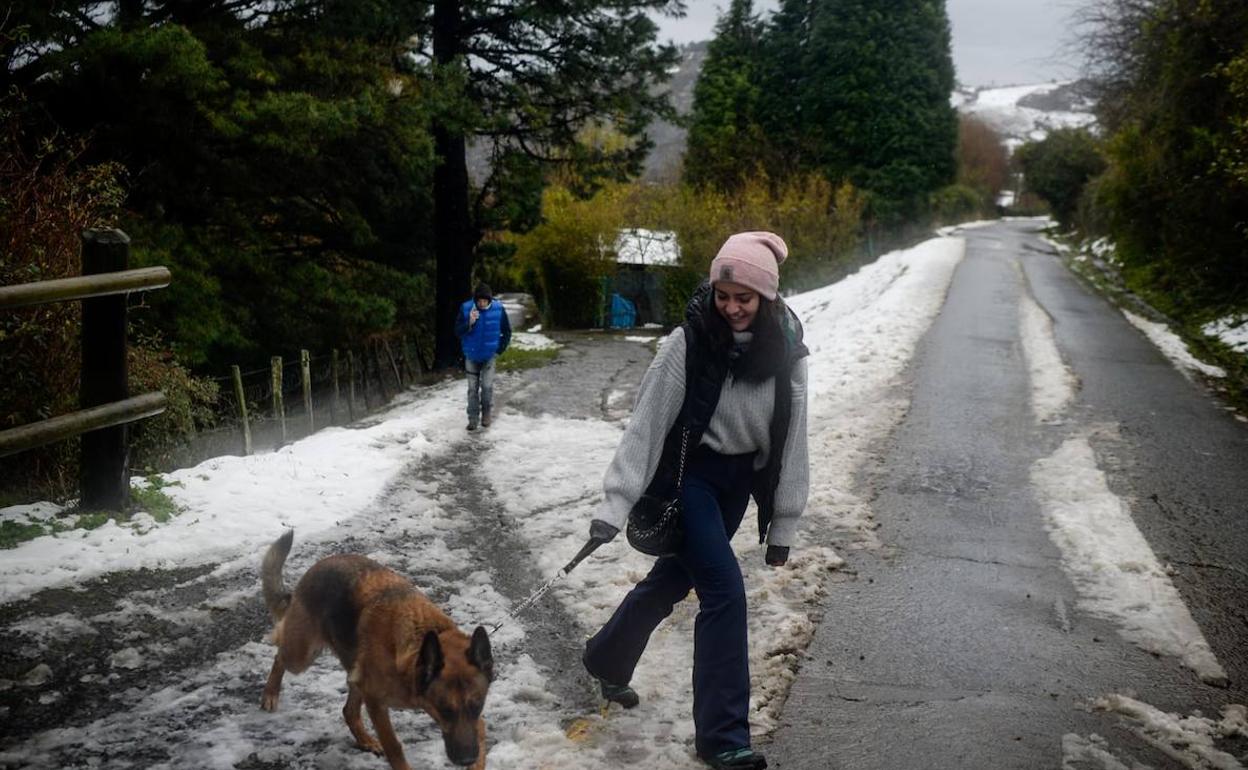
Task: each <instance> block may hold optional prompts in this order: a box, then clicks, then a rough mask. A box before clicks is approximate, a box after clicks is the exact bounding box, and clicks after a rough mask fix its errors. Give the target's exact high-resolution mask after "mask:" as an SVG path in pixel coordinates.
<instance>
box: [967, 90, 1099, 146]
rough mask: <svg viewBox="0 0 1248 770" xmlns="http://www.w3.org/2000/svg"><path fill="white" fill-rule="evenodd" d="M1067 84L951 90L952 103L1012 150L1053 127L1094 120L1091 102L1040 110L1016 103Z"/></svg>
mask: <svg viewBox="0 0 1248 770" xmlns="http://www.w3.org/2000/svg"><path fill="white" fill-rule="evenodd" d="M1066 85H1069V83H1040V84H1036V85H1023V86H1007V87H1004V88H985V89H980V90H976V91H955V92H954V94H953V98H952V102H953V106H954V107H955V108H957V110H958V111H959V112H961V113H963V114H966V115H974V116H975V117H977V118H979V119H980V120H983V121H984V122H985V123H987V124H988V125H989V126H991V127H992V128H993V129H994V130H995V131H996V132H997V133H999V134H1001V135H1002V136H1004V137H1005V144H1006V146H1007V147H1009V148H1010V150H1011V151H1013V150H1014V149H1015V148H1017V147H1018V146H1019V145H1020V144H1022V143H1024V142H1027V141H1038V140H1040V139H1043V138H1044V137H1045V136H1047V135H1048V132H1049V131H1052V130H1053V129H1057V128H1084V127H1087V126H1091V125H1093V124H1094V123H1095V122H1096V117H1095V116H1094V115H1093V114H1092V112H1091V104H1090V103H1088V104H1077V105H1072V106H1074V107H1077V109H1070V110H1040V109H1036V108H1035V107H1026V106H1023V105H1022V104H1020V103H1019V102H1020V101H1022V100H1024V99H1026V98H1027V97H1029V96H1043V95H1046V94H1049V93H1051V92H1053V91H1055V90H1057V89H1058V88H1061V87H1062V86H1066Z"/></svg>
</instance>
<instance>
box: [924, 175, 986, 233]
mask: <svg viewBox="0 0 1248 770" xmlns="http://www.w3.org/2000/svg"><path fill="white" fill-rule="evenodd" d="M928 206H929V207H930V208H931V211H932V217H933V218H934V219H935V220H936V221H937V222H939V223H941V224H951V223H954V222H961V221H965V220H966V219H969V218H971V217H974V216H977V215H980V214H982V213H984V211H985V210H986V209H985V205H984V195H983V193H982V192H981V191H979V190H976V189H975V188H973V187H968V186H967V185H964V184H951V185H948V186H947V187H942V188H940V189H939V190H937V191H936V192H934V193H932V195H931V197H930V198H929V199H928Z"/></svg>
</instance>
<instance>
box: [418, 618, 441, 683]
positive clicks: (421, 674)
mask: <svg viewBox="0 0 1248 770" xmlns="http://www.w3.org/2000/svg"><path fill="white" fill-rule="evenodd" d="M442 662H443V661H442V643H441V642H439V641H438V632H437V631H427V632H426V633H425V639H424V641H423V642H421V643H420V658H419V659H417V661H416V689H417V692H422V693H423V692H424V691H425V690H427V689H429V685H431V684H433V680H435V679H437V678H438V674H441V673H442Z"/></svg>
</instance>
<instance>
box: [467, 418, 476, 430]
mask: <svg viewBox="0 0 1248 770" xmlns="http://www.w3.org/2000/svg"><path fill="white" fill-rule="evenodd" d="M476 429H477V421H476V420H469V421H468V430H476Z"/></svg>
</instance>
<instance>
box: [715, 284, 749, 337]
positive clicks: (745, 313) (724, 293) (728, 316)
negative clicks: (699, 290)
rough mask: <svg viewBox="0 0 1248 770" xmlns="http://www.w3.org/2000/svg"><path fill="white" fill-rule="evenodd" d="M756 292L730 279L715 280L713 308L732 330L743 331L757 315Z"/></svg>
mask: <svg viewBox="0 0 1248 770" xmlns="http://www.w3.org/2000/svg"><path fill="white" fill-rule="evenodd" d="M758 303H759V296H758V292H756V291H754V290H753V289H751V288H749V287H748V286H742V285H741V284H739V283H733V282H732V281H716V282H715V309H716V310H718V311H719V314H720V315H722V316H723V317H724V320H725V321H727V322H728V325H729V326H731V327H732V330H733V331H734V332H743V331H745V330H746V329H748V328H750V324H752V323H754V317H755V316H757V315H758Z"/></svg>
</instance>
